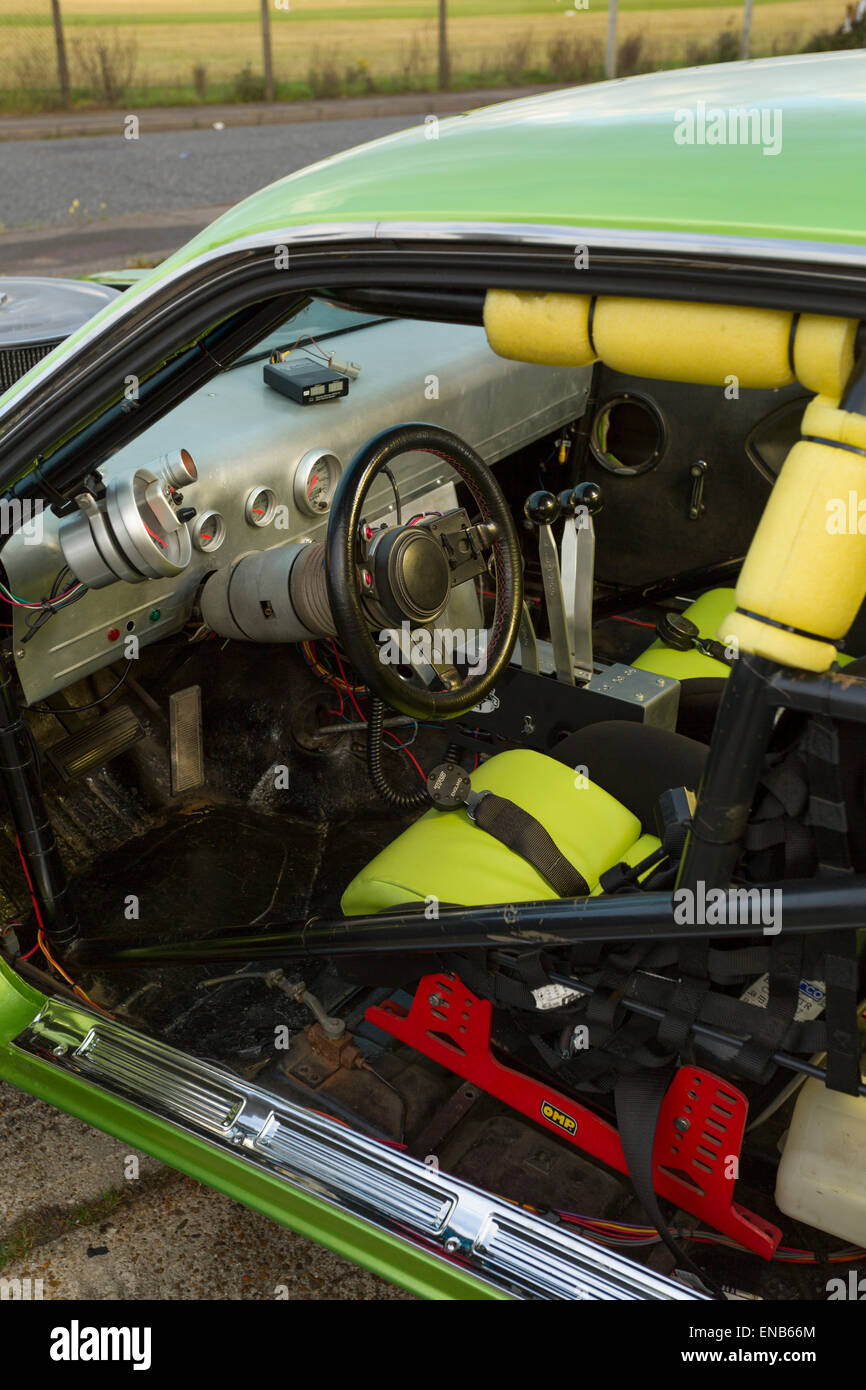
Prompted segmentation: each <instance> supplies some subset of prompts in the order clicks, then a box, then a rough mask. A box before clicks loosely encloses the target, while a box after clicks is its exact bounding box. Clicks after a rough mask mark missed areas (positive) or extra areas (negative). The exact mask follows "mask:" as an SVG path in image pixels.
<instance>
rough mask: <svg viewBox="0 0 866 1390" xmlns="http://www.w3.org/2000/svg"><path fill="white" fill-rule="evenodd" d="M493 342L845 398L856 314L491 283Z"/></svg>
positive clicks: (555, 357) (532, 358)
mask: <svg viewBox="0 0 866 1390" xmlns="http://www.w3.org/2000/svg"><path fill="white" fill-rule="evenodd" d="M484 327H485V330H486V332H487V341H488V342H489V343H490V346H491V347H492V349H493V351H494V352H495V353H497V354H498V355H499V356H500V357H507V358H510V359H511V360H514V361H518V362H539V363H545V364H547V365H550V366H557V367H586V366H589V365H590V364H591V363H592V362H595V361H597V360H599V359H600V360H601V361H602V362H604V363H605V365H606V366H608V367H612V368H613V369H614V370H615V371H619V372H628V373H630V374H631V375H634V376H648V377H656V378H660V379H661V380H664V381H684V382H694V383H695V384H698V385H707V386H720V387H724V386H728V385H734V384H736V386H737V387H740V386H742V387H779V386H787V385H789V384H790V383H791V382H793V381H795V380H797V381H800V382H801V383H802V385H803V386H805V387H806V388H807V389H808V390H810V391H815V392H818V393H820V394H821V395H824V396H829V397H832V398H834V399H835V400H837V401H838V399H839V397H840V396H841V394H842V390H843V388H844V385H845V382H846V381H847V380H848V377H849V376H850V374H851V371H852V369H853V366H854V338H855V335H856V332H857V321H856V320H855V319H844V318H829V317H827V316H824V315H819V314H793V313H789V312H787V311H785V310H782V309H750V308H748V307H746V306H742V305H726V304H692V303H689V302H687V301H684V300H666V299H628V298H617V297H615V296H612V295H597V296H593V295H585V294H544V293H537V292H535V291H531V290H527V291H523V290H496V289H493V290H488V291H487V294H486V295H485V299H484Z"/></svg>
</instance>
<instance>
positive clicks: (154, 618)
mask: <svg viewBox="0 0 866 1390" xmlns="http://www.w3.org/2000/svg"><path fill="white" fill-rule="evenodd" d="M147 617H148V621H149V622H151V623H158V622H159V620H160V618H161V617H162V613H161V612H160V610H159V609H158V608H153V609H151V611H150V612H149V613H148V615H147Z"/></svg>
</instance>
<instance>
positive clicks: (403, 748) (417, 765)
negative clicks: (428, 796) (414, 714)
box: [331, 637, 427, 782]
mask: <svg viewBox="0 0 866 1390" xmlns="http://www.w3.org/2000/svg"><path fill="white" fill-rule="evenodd" d="M331 646H332V647H333V649H334V656H335V657H336V659H337V666H338V667H339V670H340V676H341V678H342V680H343V682H344V683H345V686H346V690H347V692H348V696H349V699H350V700H351V701H352V704H353V705H354V706H355V709H356V710H357V711H358V718H359V719H360V720H361V722H362V723H363V724H366V723H367V720H366V719H365V718H364V715H363V712H362V710H361V706H360V705H359V704H358V701H357V700H356V699H355V696H354V694H353V693H352V689H351V686H350V685H349V681H348V680H347V678H346V672H345V671H344V670H343V663H342V661H341V660H340V653H339V652H338V651H337V644H336V642H335V641H334V639H333V637H332V638H331ZM382 732H383V733H384V734H385V735H386V736H387V737H388V738H392V739H393V740H394V742H395V743H396V745H397V747H398V748H399V749H400V750H401V752H403V753H405V754H406V757H407V758H408V759H409V761H410V762H411V763H413V764H414V765H415V768H416V770H417V773H418V776H419V777H420V778H421V781H422V782H426V781H427V773H426V772H425V771H424V769H423V767H422V766H421V764H420V763H419V761H418V759H417V758H416V757H415V755H414V754H413V753H410V752H409V749H408V748H407V747H406V746H405V744H402V743H401V742H400V740H399V739H398V737H397V735H396V734H392V733H391V730H390V729H383V730H382Z"/></svg>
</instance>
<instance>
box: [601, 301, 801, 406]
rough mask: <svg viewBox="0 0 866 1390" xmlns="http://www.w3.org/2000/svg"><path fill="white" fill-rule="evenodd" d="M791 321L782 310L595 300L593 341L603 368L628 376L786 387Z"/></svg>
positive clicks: (723, 305) (791, 379)
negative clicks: (728, 381) (734, 380)
mask: <svg viewBox="0 0 866 1390" xmlns="http://www.w3.org/2000/svg"><path fill="white" fill-rule="evenodd" d="M792 318H793V315H792V314H789V313H785V312H784V311H783V310H781V309H748V308H744V307H741V306H737V305H727V304H688V303H684V302H683V303H681V302H677V301H674V300H662V299H614V298H611V297H608V296H601V297H599V299H598V300H597V301H596V306H595V316H594V318H593V326H592V340H593V342H594V343H595V347H596V350H597V352H598V355H599V357H600V358H601V360H602V362H604V363H605V364H606V366H608V367H612V368H614V370H616V371H618V372H628V373H630V374H632V375H633V376H652V377H661V378H662V379H663V380H664V381H689V382H694V383H696V384H698V385H702V386H724V385H726V384H727V380H728V378H730V377H736V379H737V383H738V385H739V386H755V387H765V386H785V385H787V384H788V383H789V382H791V381H793V380H794V374H793V372H792V371H791V366H790V363H789V361H788V340H789V337H790V333H791V321H792Z"/></svg>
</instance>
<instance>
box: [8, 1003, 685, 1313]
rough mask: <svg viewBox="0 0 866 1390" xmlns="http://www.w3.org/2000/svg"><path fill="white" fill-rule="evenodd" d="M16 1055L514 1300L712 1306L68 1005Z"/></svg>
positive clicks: (58, 1007)
mask: <svg viewBox="0 0 866 1390" xmlns="http://www.w3.org/2000/svg"><path fill="white" fill-rule="evenodd" d="M13 1046H14V1047H15V1048H16V1049H18V1050H19V1051H20V1052H22V1053H26V1054H27V1055H29V1056H33V1057H38V1058H41V1059H42V1060H43V1061H45V1062H47V1063H49V1064H50V1065H51V1066H54V1067H58V1068H60V1069H62V1070H63V1071H67V1072H73V1073H74V1074H76V1075H77V1076H80V1077H82V1078H84V1079H85V1080H87V1081H88V1082H90V1083H91V1084H92V1085H95V1086H98V1087H99V1088H100V1089H102V1090H104V1091H107V1092H109V1093H110V1094H112V1095H115V1096H119V1097H122V1098H123V1099H125V1100H128V1101H131V1102H133V1103H135V1104H136V1105H137V1106H139V1107H140V1108H141V1109H142V1110H144V1111H147V1112H148V1113H149V1114H152V1115H156V1116H159V1117H160V1118H162V1119H166V1120H169V1121H171V1122H172V1123H173V1124H175V1125H178V1126H180V1127H181V1128H183V1129H184V1130H186V1131H187V1132H188V1133H190V1134H193V1135H195V1136H197V1137H198V1138H199V1139H204V1140H207V1141H208V1142H209V1143H211V1144H213V1145H215V1146H217V1147H218V1148H222V1149H226V1150H228V1151H230V1152H232V1153H234V1154H235V1155H236V1156H238V1157H242V1158H243V1159H244V1160H245V1161H246V1162H248V1163H250V1164H252V1165H254V1166H255V1167H257V1168H259V1169H262V1170H264V1171H265V1172H267V1173H269V1174H271V1175H272V1176H277V1177H279V1178H280V1179H282V1180H283V1181H284V1182H285V1184H286V1187H287V1189H290V1188H291V1187H295V1188H300V1189H302V1190H303V1191H305V1192H309V1193H312V1194H314V1195H315V1196H316V1197H318V1198H319V1199H321V1200H324V1201H326V1202H329V1203H332V1204H333V1205H335V1206H336V1207H338V1208H340V1209H341V1210H343V1211H345V1212H348V1213H349V1214H351V1215H353V1216H355V1217H358V1218H361V1219H362V1220H364V1221H367V1222H369V1223H371V1224H372V1225H374V1226H377V1227H378V1228H380V1229H385V1230H387V1231H389V1232H391V1233H392V1234H397V1235H399V1236H400V1237H401V1238H402V1239H407V1238H408V1239H414V1240H416V1241H419V1242H422V1243H423V1245H424V1246H425V1248H428V1249H429V1248H430V1247H431V1246H432V1247H434V1248H435V1249H436V1251H437V1253H439V1254H440V1256H441V1257H442V1258H445V1259H447V1258H449V1256H452V1257H459V1258H460V1259H461V1262H462V1263H463V1264H464V1265H465V1266H468V1267H469V1268H470V1269H471V1270H472V1272H473V1273H474V1274H475V1275H477V1276H478V1277H479V1278H480V1279H482V1280H484V1281H485V1282H487V1283H488V1284H491V1285H493V1286H494V1287H495V1288H497V1289H499V1290H501V1291H504V1292H506V1293H508V1294H510V1295H512V1296H513V1297H516V1298H522V1299H566V1300H571V1299H575V1300H595V1299H605V1300H618V1299H623V1300H644V1299H650V1300H674V1301H680V1300H681V1301H688V1300H702V1299H703V1298H704V1295H703V1294H700V1293H698V1292H696V1291H695V1290H694V1289H692V1288H689V1287H687V1286H685V1285H683V1284H680V1283H677V1282H676V1281H675V1280H673V1279H669V1278H667V1277H665V1276H664V1275H661V1274H656V1273H655V1272H654V1271H653V1270H650V1269H647V1268H646V1267H645V1266H643V1265H640V1264H635V1263H634V1262H633V1261H632V1260H629V1259H627V1258H626V1257H625V1256H624V1255H622V1254H620V1253H618V1252H617V1251H614V1250H607V1249H602V1248H600V1247H599V1246H598V1245H595V1244H593V1243H592V1242H591V1241H588V1240H585V1239H583V1238H582V1237H581V1236H579V1235H577V1234H574V1233H573V1232H571V1231H569V1230H566V1229H565V1228H563V1227H561V1226H557V1225H554V1224H553V1223H552V1222H549V1221H547V1220H545V1219H544V1218H543V1217H541V1216H537V1215H535V1214H533V1213H532V1212H528V1211H523V1210H521V1209H520V1208H519V1207H515V1206H512V1205H510V1204H509V1203H508V1202H506V1201H504V1200H502V1199H501V1198H497V1197H494V1196H491V1195H490V1194H489V1193H487V1192H484V1191H483V1190H482V1189H480V1188H476V1187H472V1186H471V1185H470V1184H469V1183H465V1182H462V1181H461V1180H460V1179H459V1178H454V1177H451V1176H450V1175H449V1174H448V1173H444V1172H439V1171H437V1170H436V1169H434V1168H431V1167H428V1166H427V1165H425V1164H424V1163H421V1162H419V1161H418V1160H417V1159H414V1158H410V1157H408V1156H407V1155H406V1154H404V1153H401V1152H399V1151H398V1150H397V1149H392V1148H390V1147H388V1146H387V1145H386V1144H382V1143H379V1142H377V1141H376V1140H374V1139H370V1138H368V1137H367V1136H366V1135H364V1134H360V1133H358V1132H356V1131H355V1130H352V1129H349V1128H347V1127H346V1126H344V1125H340V1124H337V1123H335V1122H333V1121H331V1120H329V1119H328V1118H327V1117H326V1116H323V1115H320V1114H317V1113H314V1112H312V1111H310V1110H306V1109H304V1108H303V1107H302V1106H299V1105H295V1104H293V1103H292V1102H291V1101H289V1100H285V1099H283V1098H282V1097H280V1096H276V1095H273V1094H270V1093H269V1092H268V1091H266V1090H264V1089H263V1088H261V1087H259V1086H256V1085H255V1084H254V1083H252V1082H249V1081H246V1080H245V1079H243V1078H242V1077H239V1076H236V1075H235V1074H234V1073H233V1072H231V1071H229V1070H228V1068H226V1067H223V1066H217V1065H214V1064H212V1063H209V1062H202V1061H199V1060H198V1059H196V1058H195V1057H192V1056H190V1055H188V1054H187V1053H184V1052H179V1051H178V1050H177V1049H175V1048H172V1047H168V1046H166V1045H165V1044H164V1043H161V1042H155V1041H153V1040H152V1039H150V1038H147V1037H144V1036H143V1035H142V1034H140V1033H137V1032H135V1031H134V1030H133V1029H131V1028H128V1027H126V1026H125V1025H124V1024H121V1023H116V1022H114V1021H113V1020H111V1019H107V1018H103V1017H101V1016H100V1015H98V1014H96V1013H94V1012H92V1011H91V1010H89V1009H87V1008H84V1007H82V1006H80V1005H78V1004H71V1003H68V1002H66V1001H65V1000H58V999H54V1000H49V1001H48V1002H47V1003H46V1004H45V1006H44V1008H43V1009H42V1011H41V1012H40V1013H39V1014H38V1015H37V1017H36V1018H35V1019H34V1020H33V1022H32V1024H31V1025H30V1026H29V1027H28V1028H27V1029H26V1030H25V1031H24V1032H23V1033H22V1034H20V1036H19V1037H17V1038H16V1039H15V1041H14V1043H13Z"/></svg>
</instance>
